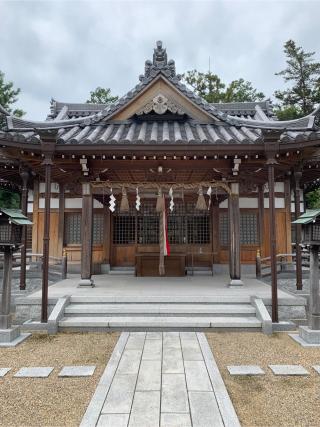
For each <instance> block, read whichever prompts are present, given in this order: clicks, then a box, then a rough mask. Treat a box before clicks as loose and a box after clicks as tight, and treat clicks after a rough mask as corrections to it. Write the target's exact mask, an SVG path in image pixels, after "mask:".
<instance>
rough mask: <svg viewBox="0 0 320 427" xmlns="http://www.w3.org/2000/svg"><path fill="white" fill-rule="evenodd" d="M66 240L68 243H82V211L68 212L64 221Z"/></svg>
mask: <svg viewBox="0 0 320 427" xmlns="http://www.w3.org/2000/svg"><path fill="white" fill-rule="evenodd" d="M64 240H65V242H64V243H65V244H66V245H72V244H74V245H75V244H80V243H81V213H80V212H67V213H66V214H65V221H64Z"/></svg>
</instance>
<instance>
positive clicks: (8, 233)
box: [0, 208, 32, 251]
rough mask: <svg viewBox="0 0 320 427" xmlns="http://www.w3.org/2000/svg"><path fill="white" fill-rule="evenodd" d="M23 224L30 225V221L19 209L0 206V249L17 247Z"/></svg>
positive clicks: (19, 242)
mask: <svg viewBox="0 0 320 427" xmlns="http://www.w3.org/2000/svg"><path fill="white" fill-rule="evenodd" d="M24 225H32V222H31V221H30V220H29V219H28V218H27V217H26V216H25V215H23V214H22V212H21V210H19V209H5V208H0V251H4V250H5V249H6V248H8V247H9V248H12V249H18V248H19V246H20V245H21V238H22V226H24Z"/></svg>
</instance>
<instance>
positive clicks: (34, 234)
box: [32, 179, 39, 254]
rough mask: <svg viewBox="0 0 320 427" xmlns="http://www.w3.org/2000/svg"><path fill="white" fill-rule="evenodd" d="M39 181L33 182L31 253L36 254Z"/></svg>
mask: <svg viewBox="0 0 320 427" xmlns="http://www.w3.org/2000/svg"><path fill="white" fill-rule="evenodd" d="M38 218H39V181H38V179H35V180H34V181H33V208H32V252H33V253H34V254H36V253H38V223H39V221H38Z"/></svg>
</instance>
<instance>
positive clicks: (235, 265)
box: [228, 183, 243, 286]
mask: <svg viewBox="0 0 320 427" xmlns="http://www.w3.org/2000/svg"><path fill="white" fill-rule="evenodd" d="M228 212H229V244H230V252H229V268H230V279H231V280H230V286H239V285H243V282H242V281H241V254H240V209H239V184H238V183H232V184H231V194H230V196H229V201H228Z"/></svg>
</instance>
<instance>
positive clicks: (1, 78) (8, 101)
mask: <svg viewBox="0 0 320 427" xmlns="http://www.w3.org/2000/svg"><path fill="white" fill-rule="evenodd" d="M19 93H20V88H17V89H15V88H14V86H13V82H6V81H5V74H4V73H3V72H2V71H0V105H1V106H2V107H3V108H4V109H5V110H7V111H8V112H9V113H12V114H14V115H15V116H18V117H21V116H23V115H24V114H25V112H24V111H22V110H20V109H18V108H16V109H14V110H12V104H14V103H15V102H17V101H18V95H19Z"/></svg>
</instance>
